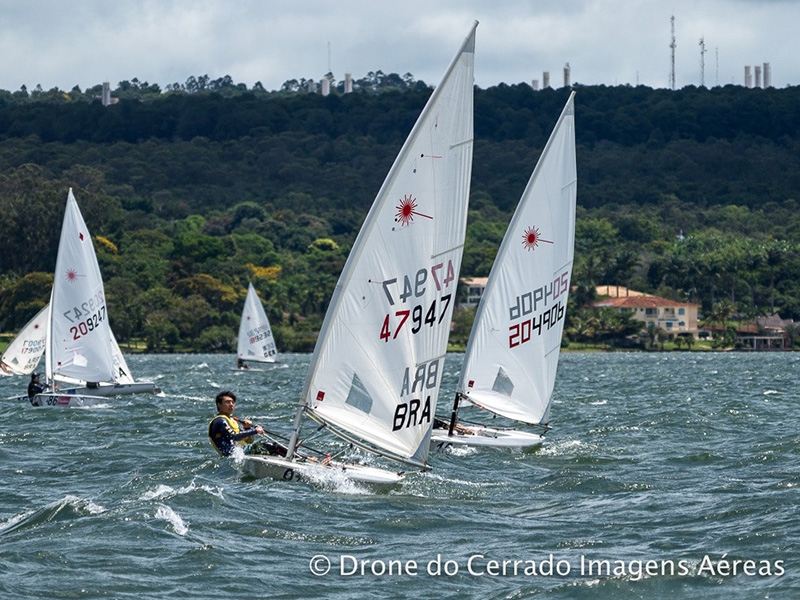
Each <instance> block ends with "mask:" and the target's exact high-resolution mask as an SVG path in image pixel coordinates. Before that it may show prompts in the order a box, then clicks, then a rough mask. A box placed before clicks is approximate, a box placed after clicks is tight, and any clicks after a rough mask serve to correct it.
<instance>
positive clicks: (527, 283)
mask: <svg viewBox="0 0 800 600" xmlns="http://www.w3.org/2000/svg"><path fill="white" fill-rule="evenodd" d="M574 95H575V94H574V92H573V93H572V94H571V95H570V97H569V100H568V101H567V104H566V106H565V107H564V110H563V112H562V113H561V116H560V118H559V120H558V122H557V124H556V126H555V129H554V130H553V133H552V134H551V136H550V139H549V140H548V142H547V145H546V146H545V149H544V151H543V152H542V156H541V157H540V159H539V162H538V164H537V165H536V168H535V169H534V171H533V174H532V175H531V178H530V180H529V181H528V185H527V186H526V188H525V191H524V193H523V194H522V198H521V199H520V202H519V205H518V206H517V210H516V211H515V213H514V216H513V218H512V219H511V223H510V224H509V227H508V231H507V232H506V235H505V237H504V239H503V243H502V244H501V246H500V250H499V251H498V253H497V257H496V258H495V261H494V264H493V265H492V270H491V273H490V275H489V279H488V281H487V284H486V289H485V290H484V292H483V295H482V297H481V302H480V304H479V305H478V309H477V312H476V314H475V321H474V324H473V327H472V333H471V334H470V339H469V343H468V345H467V350H466V354H465V356H464V362H463V366H462V371H461V377H460V382H459V390H458V391H459V392H460V393H461V394H463V397H466V399H468V400H469V401H470V402H472V403H473V404H476V405H478V406H480V407H481V408H484V409H487V410H490V411H492V412H494V413H496V414H499V415H503V416H505V417H508V418H510V419H514V420H517V421H522V422H524V423H530V424H544V423H546V422H547V420H548V417H549V414H548V413H549V410H550V402H551V396H552V393H553V386H554V383H555V377H556V368H557V366H558V356H559V349H560V347H561V335H562V331H563V329H564V316H565V313H566V309H567V297H568V295H569V286H570V276H571V273H572V260H573V254H574V243H575V201H576V192H577V171H576V165H575V110H574V105H573V98H574Z"/></svg>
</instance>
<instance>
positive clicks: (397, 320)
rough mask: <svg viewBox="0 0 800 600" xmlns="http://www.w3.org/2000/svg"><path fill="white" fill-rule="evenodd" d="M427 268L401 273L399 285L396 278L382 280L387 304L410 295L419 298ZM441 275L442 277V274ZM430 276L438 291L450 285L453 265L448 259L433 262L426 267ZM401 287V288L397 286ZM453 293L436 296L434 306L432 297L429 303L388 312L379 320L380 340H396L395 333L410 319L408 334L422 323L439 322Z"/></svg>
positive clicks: (420, 327)
mask: <svg viewBox="0 0 800 600" xmlns="http://www.w3.org/2000/svg"><path fill="white" fill-rule="evenodd" d="M428 273H429V271H428V269H420V270H419V271H417V272H416V274H414V275H413V276H412V277H409V276H408V275H405V276H404V277H403V281H402V284H400V283H399V282H398V279H397V278H396V277H395V278H392V279H387V280H386V281H384V282H383V291H384V293H385V294H386V298H387V300H388V301H389V305H391V306H394V305H395V300H399V301H400V302H402V303H404V304H405V303H407V302H409V300H411V301H412V302H413V299H414V298H421V297H422V296H424V295H425V292H426V290H427V289H428V285H429V281H428V277H429V276H428ZM442 276H444V277H442ZM430 278H431V279H432V280H433V284H434V285H435V286H436V291H437V292H440V291H442V288H447V287H450V284H451V283H453V282H454V281H455V278H456V276H455V268H454V267H453V262H452V261H449V260H448V261H447V265H446V266H445V264H444V263H439V264H436V265H433V266H432V267H431V269H430ZM401 286H402V290H401V289H400V288H401ZM452 297H453V295H452V294H451V293H450V294H445V295H444V296H442V297H441V298H439V307H438V309H437V306H436V305H437V299H435V298H434V299H433V301H432V302H431V303H430V305H428V306H426V305H425V304H424V303H423V304H415V305H414V306H411V307H409V308H407V309H403V310H397V311H395V312H394V315H392V313H388V314H387V315H386V316H385V317H384V319H383V325H382V326H381V333H380V339H382V340H384V341H385V342H388V341H389V340H390V339H397V336H398V334H399V333H400V331H401V330H402V329H403V327H404V326H405V325H406V323H407V322H408V320H409V319H411V333H419V331H420V330H421V329H422V327H423V325H427V326H429V327H433V326H435V325H437V324H439V323H441V322H442V320H443V319H444V317H445V315H446V314H447V310H448V308H449V307H450V301H451V299H452Z"/></svg>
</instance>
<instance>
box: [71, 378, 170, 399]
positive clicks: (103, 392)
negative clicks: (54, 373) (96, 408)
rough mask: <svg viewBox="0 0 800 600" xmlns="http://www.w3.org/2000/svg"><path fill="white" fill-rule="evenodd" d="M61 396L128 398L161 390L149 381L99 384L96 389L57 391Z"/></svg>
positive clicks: (86, 387) (84, 388)
mask: <svg viewBox="0 0 800 600" xmlns="http://www.w3.org/2000/svg"><path fill="white" fill-rule="evenodd" d="M59 391H60V392H61V393H62V394H70V395H75V394H77V395H90V396H103V397H109V396H129V395H131V394H158V393H160V392H161V388H160V387H158V386H157V385H156V384H154V383H153V382H151V381H136V382H134V383H100V384H98V385H97V387H89V386H85V387H74V388H65V389H62V390H59Z"/></svg>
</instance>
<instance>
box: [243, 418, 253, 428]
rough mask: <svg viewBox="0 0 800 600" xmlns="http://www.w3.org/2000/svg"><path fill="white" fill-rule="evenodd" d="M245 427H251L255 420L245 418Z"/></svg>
mask: <svg viewBox="0 0 800 600" xmlns="http://www.w3.org/2000/svg"><path fill="white" fill-rule="evenodd" d="M242 424H243V425H244V428H245V429H250V428H251V427H252V426H253V422H252V421H251V420H250V419H244V420H243V421H242Z"/></svg>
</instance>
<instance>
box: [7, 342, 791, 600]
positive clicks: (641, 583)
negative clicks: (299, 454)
mask: <svg viewBox="0 0 800 600" xmlns="http://www.w3.org/2000/svg"><path fill="white" fill-rule="evenodd" d="M282 358H283V360H284V362H283V363H281V364H279V365H275V366H273V367H267V368H265V369H264V370H260V371H255V370H253V371H250V372H237V371H234V370H233V369H232V366H233V364H234V358H233V357H232V356H217V355H199V356H198V355H171V356H149V355H148V356H130V357H128V362H129V365H130V367H131V368H132V369H133V371H134V373H135V374H136V376H137V377H139V378H142V379H155V380H156V381H157V382H158V384H159V385H160V386H161V387H162V389H163V394H162V395H161V396H141V397H124V398H116V399H110V400H109V403H108V404H107V405H106V406H102V407H96V408H85V409H34V408H30V407H27V406H24V405H21V404H17V403H11V402H8V401H7V404H6V411H5V413H6V418H5V424H4V426H3V427H2V428H0V598H76V599H78V598H80V599H94V598H131V599H133V598H136V599H144V598H214V597H217V598H219V597H232V598H333V599H345V598H347V599H349V598H372V599H382V598H386V599H390V598H392V599H393V598H486V599H500V598H510V599H518V598H539V597H546V598H668V597H669V598H672V597H675V598H703V599H708V598H720V599H726V600H730V599H738V598H741V599H751V598H789V599H792V598H800V560H799V559H800V510H798V504H800V497H798V485H800V461H799V460H798V459H799V457H800V452H798V441H800V436H798V422H800V392H798V381H800V376H799V374H800V356H798V355H797V354H796V353H795V354H791V353H786V354H782V353H765V354H743V353H725V354H699V353H672V354H628V353H618V354H581V353H568V354H566V355H563V356H562V361H561V365H560V367H559V374H558V379H557V384H556V400H555V403H554V406H553V409H552V411H551V422H552V425H553V427H554V429H553V431H551V432H550V434H549V435H548V437H547V441H546V443H545V445H544V446H543V447H542V448H540V449H539V450H537V451H533V452H528V453H522V452H500V451H484V452H461V453H459V454H451V455H435V456H433V457H432V461H431V462H432V464H433V465H434V469H433V470H432V471H430V472H428V473H425V474H416V473H414V474H411V475H409V476H408V478H407V479H406V481H405V482H404V483H403V484H402V485H401V486H400V487H399V488H398V489H395V490H391V491H388V492H387V491H384V492H375V491H373V490H368V489H362V488H359V487H357V486H354V485H352V484H348V483H347V482H345V481H327V482H321V483H320V484H319V485H316V486H311V485H307V484H297V483H284V482H273V481H266V480H261V481H253V480H245V479H242V478H240V477H239V476H238V474H237V472H236V471H235V469H234V468H233V467H232V466H231V465H230V464H229V463H228V461H227V460H225V459H219V458H217V456H216V454H215V452H214V451H213V449H212V448H211V446H210V444H209V442H208V439H207V437H206V427H207V423H208V420H209V419H210V418H211V417H212V416H213V415H214V402H213V397H214V395H215V394H216V393H217V392H218V391H219V390H221V389H226V388H228V389H232V390H234V391H235V392H236V393H237V394H238V396H239V402H238V406H237V414H238V415H239V416H247V417H251V418H253V419H254V420H256V421H257V422H260V423H262V424H264V425H265V426H266V427H267V428H268V429H271V430H274V431H277V432H281V433H288V432H289V429H290V424H291V418H292V415H293V412H294V406H295V405H296V403H297V399H298V397H299V394H300V389H301V387H302V383H303V377H304V375H305V370H306V366H307V364H308V358H309V357H308V356H307V355H288V356H283V357H282ZM460 361H461V355H459V354H453V355H449V356H448V359H447V376H446V379H445V383H444V386H443V389H444V390H446V391H445V393H444V396H443V398H442V399H441V400H440V402H441V403H442V404H443V405H444V404H446V405H449V403H450V401H451V393H452V390H453V388H454V386H455V380H456V375H457V371H458V368H459V366H460ZM26 385H27V380H26V379H25V378H2V379H0V398H5V397H9V396H12V395H15V394H18V393H20V392H22V391H24V388H25V387H26ZM440 412H441V411H440ZM308 429H310V428H308ZM313 444H314V445H316V446H319V447H323V448H328V447H330V446H331V445H335V444H336V442H335V441H333V440H331V439H330V438H327V437H325V436H320V437H319V438H316V439H315V440H314V442H313ZM374 462H378V461H374ZM328 565H330V571H328V572H327V574H324V575H319V574H315V571H319V572H322V571H324V570H325V568H326V567H327V566H328Z"/></svg>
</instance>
